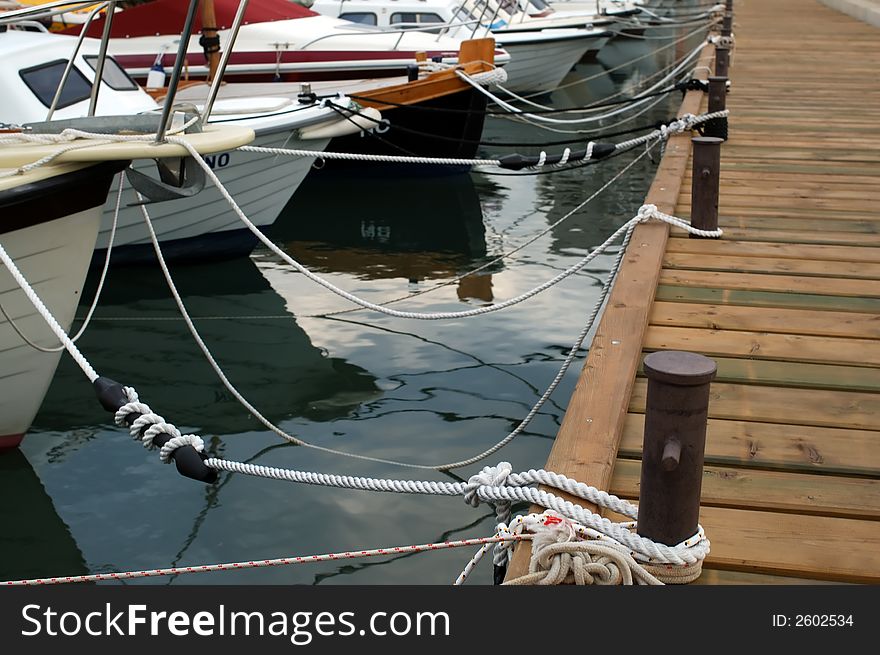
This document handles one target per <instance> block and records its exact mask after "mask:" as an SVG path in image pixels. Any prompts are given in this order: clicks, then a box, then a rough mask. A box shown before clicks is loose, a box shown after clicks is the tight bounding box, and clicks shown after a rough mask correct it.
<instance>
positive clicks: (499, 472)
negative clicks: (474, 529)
mask: <svg viewBox="0 0 880 655" xmlns="http://www.w3.org/2000/svg"><path fill="white" fill-rule="evenodd" d="M512 472H513V466H511V464H510V462H501V463H499V464H498V466H484V467H483V470H482V471H480V472H479V473H477V474H475V475H472V476H471V477H470V479H468V482H467V484H466V485H465V488H464V501H465V502H466V503H467V504H468V505H470V506H471V507H479V506H480V497H479V495H478V494H477V490H478V489H479V488H480V487H483V486H486V487H503V486H504V485H505V484H506V483H507V478H508V477H510V474H511V473H512ZM504 522H505V523H506V522H507V521H504Z"/></svg>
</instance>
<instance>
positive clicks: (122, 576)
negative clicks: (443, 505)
mask: <svg viewBox="0 0 880 655" xmlns="http://www.w3.org/2000/svg"><path fill="white" fill-rule="evenodd" d="M530 538H531V537H530V536H529V535H522V534H520V535H509V536H492V537H478V538H473V539H459V540H456V541H444V542H439V543H430V544H418V545H413V546H389V547H385V548H373V549H370V550H352V551H344V552H338V553H327V554H324V555H300V556H293V557H279V558H276V559H262V560H246V561H242V562H229V563H225V564H200V565H196V566H174V567H169V568H164V569H145V570H140V571H119V572H113V573H93V574H90V575H69V576H58V577H52V578H31V579H27V580H9V581H6V582H0V586H8V587H25V586H42V585H56V584H71V583H82V582H108V581H111V580H132V579H135V578H156V577H161V576H169V575H175V576H176V575H183V574H186V573H209V572H212V571H235V570H240V569H258V568H265V567H269V566H288V565H292V564H314V563H317V562H337V561H341V560H351V559H361V558H365V557H387V556H389V555H405V554H408V553H424V552H429V551H435V550H447V549H450V548H462V547H472V546H477V545H481V544H490V545H491V544H495V543H499V542H511V543H515V542H519V541H527V540H529V539H530Z"/></svg>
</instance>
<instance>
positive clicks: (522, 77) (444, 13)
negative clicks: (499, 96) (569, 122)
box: [312, 0, 611, 93]
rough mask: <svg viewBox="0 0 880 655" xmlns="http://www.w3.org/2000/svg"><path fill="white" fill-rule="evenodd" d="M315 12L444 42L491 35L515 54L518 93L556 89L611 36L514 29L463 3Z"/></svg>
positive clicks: (405, 2) (393, 1)
mask: <svg viewBox="0 0 880 655" xmlns="http://www.w3.org/2000/svg"><path fill="white" fill-rule="evenodd" d="M312 8H313V9H315V10H316V11H319V12H321V13H323V14H325V15H327V16H334V17H339V18H344V19H346V20H349V21H352V22H357V23H358V24H359V25H363V26H364V27H365V28H367V29H385V30H388V29H397V30H400V31H401V32H402V33H403V34H407V35H408V34H411V33H413V32H412V30H431V31H433V32H436V33H437V37H436V38H438V39H439V38H441V37H443V36H447V35H451V36H453V37H456V38H476V37H481V36H483V37H484V36H491V37H493V38H494V39H495V40H496V42H497V43H498V44H499V45H500V46H501V47H502V48H504V50H505V51H507V52H508V53H510V58H511V59H510V62H509V63H508V64H506V65H505V66H504V70H505V72H506V73H507V82H506V83H505V85H504V87H505V88H506V89H508V90H510V91H513V92H516V93H528V92H532V93H534V92H539V93H540V92H545V91H552V90H553V89H555V88H556V87H557V86H559V83H560V82H561V81H562V78H564V77H565V75H566V74H567V73H568V72H569V71H570V70H571V69H572V67H573V66H574V65H575V64H576V63H577V62H578V61H580V60H581V59H583V58H585V57H588V56H589V55H590V53H596V52H598V51H599V50H600V49H601V48H602V46H603V45H604V44H605V43H606V42H607V41H608V39H609V38H610V36H611V33H610V32H607V31H606V30H605V28H604V27H596V28H593V27H590V28H586V27H584V26H583V25H581V26H576V27H573V28H572V27H568V28H566V27H559V26H555V25H549V24H548V25H545V27H548V28H552V29H540V28H536V29H533V30H522V31H517V30H509V29H505V26H506V22H503V21H502V22H499V21H498V20H492V18H491V16H490V15H489V14H487V13H486V12H485V11H484V9H483V8H481V7H480V6H476V5H475V3H473V2H462V0H315V2H314V3H313V4H312ZM609 22H610V21H609ZM582 23H585V21H582Z"/></svg>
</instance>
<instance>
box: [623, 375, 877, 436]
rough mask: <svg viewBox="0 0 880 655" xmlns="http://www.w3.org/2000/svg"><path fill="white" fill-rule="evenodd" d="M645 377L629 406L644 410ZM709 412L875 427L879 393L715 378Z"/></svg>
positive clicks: (638, 382) (776, 420) (749, 418)
mask: <svg viewBox="0 0 880 655" xmlns="http://www.w3.org/2000/svg"><path fill="white" fill-rule="evenodd" d="M646 387H647V384H646V382H645V380H644V379H639V380H636V383H635V385H633V391H632V396H631V398H630V406H629V409H630V411H632V412H643V411H644V410H645V391H646ZM709 416H710V417H711V418H722V419H732V420H747V421H760V422H763V423H785V424H788V425H792V424H797V425H815V426H828V427H834V428H852V429H857V430H875V429H877V428H878V427H880V425H878V422H880V395H878V394H874V393H865V392H861V391H827V390H816V389H788V388H773V387H762V386H755V385H749V384H730V383H726V382H713V383H712V392H711V399H710V401H709Z"/></svg>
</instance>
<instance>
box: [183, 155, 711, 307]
mask: <svg viewBox="0 0 880 655" xmlns="http://www.w3.org/2000/svg"><path fill="white" fill-rule="evenodd" d="M169 141H172V142H179V143H180V144H181V145H183V146H184V147H186V148H187V149H189V150H190V152H191V153H192V154H193V157H194V158H195V160H196V161H197V162H198V163H199V165H200V166H201V167H202V169H203V170H204V171H205V174H206V175H207V176H208V177H209V178H210V179H211V181H212V182H213V183H214V185H215V186H216V187H217V189H218V191H220V193H221V194H222V195H223V196H224V197H225V198H226V201H227V202H228V203H229V205H230V207H231V208H232V210H233V211H234V212H235V213H236V214H237V215H238V217H239V219H240V220H241V221H242V222H243V223H244V224H245V226H246V227H247V228H248V229H249V230H250V231H251V232H252V233H253V234H254V235H255V236H256V237H257V239H258V240H259V241H260V242H261V243H262V244H263V245H264V246H266V247H267V248H268V249H269V250H271V251H272V252H273V253H274V254H275V255H277V256H278V257H280V258H281V259H283V260H284V261H285V262H287V263H288V264H290V265H291V266H293V267H294V268H295V269H296V270H297V271H299V272H300V273H302V274H303V275H305V276H306V277H307V278H308V279H309V280H311V281H312V282H315V283H316V284H319V285H320V286H322V287H324V288H325V289H327V290H329V291H331V292H333V293H335V294H336V295H338V296H341V297H342V298H345V299H346V300H349V301H350V302H352V303H354V304H357V305H360V306H361V307H364V308H366V309H372V310H374V311H377V312H380V313H382V314H386V315H388V316H394V317H396V318H411V319H418V320H448V319H460V318H470V317H473V316H480V315H482V314H489V313H492V312H496V311H500V310H502V309H506V308H508V307H512V306H513V305H517V304H519V303H521V302H524V301H525V300H528V299H530V298H532V297H534V296H536V295H538V294H540V293H542V292H543V291H546V290H547V289H549V288H551V287H553V286H555V285H556V284H558V283H559V282H561V281H562V280H564V279H566V278H568V277H570V276H571V275H573V274H575V273H577V272H578V271H579V270H581V269H582V268H584V267H585V266H586V265H587V264H589V263H590V262H591V261H592V260H593V259H595V258H596V257H597V256H598V255H599V254H601V252H603V251H604V250H605V249H606V248H607V247H608V246H609V245H610V244H611V243H613V242H614V241H615V240H616V239H617V238H618V237H619V236H620V235H621V234H623V233H624V232H625V231H626V230H627V229H628V227H629V225H630V224H631V223H633V222H642V221H643V220H646V219H644V218H643V217H642V215H641V214H639V215H638V216H636V217H634V218H632V219H630V221H628V222H627V223H625V224H624V225H623V226H622V227H620V228H618V230H617V231H616V232H614V234H612V235H611V236H610V237H609V238H608V239H606V241H605V242H604V243H603V244H602V245H601V246H600V247H599V248H597V249H596V250H594V251H593V252H591V253H589V254H588V255H586V256H585V257H583V258H582V259H581V260H580V261H578V262H576V263H575V264H573V265H572V266H570V267H569V268H567V269H566V270H564V271H563V272H561V273H559V274H558V275H556V276H555V277H553V278H551V279H550V280H548V281H546V282H544V283H543V284H540V285H538V286H537V287H534V288H533V289H531V290H529V291H526V292H525V293H522V294H520V295H519V296H516V297H514V298H510V299H508V300H506V301H504V302H501V303H497V304H493V305H486V306H483V307H478V308H475V309H470V310H463V311H458V312H404V311H398V310H395V309H390V308H388V307H383V306H382V305H378V304H376V303H373V302H370V301H368V300H365V299H363V298H360V297H359V296H356V295H354V294H352V293H349V292H348V291H345V290H344V289H341V288H339V287H337V286H336V285H335V284H333V283H332V282H330V281H329V280H327V279H325V278H323V277H321V276H320V275H317V274H315V273H312V272H311V271H310V270H309V269H308V268H306V267H305V266H303V265H302V264H300V263H299V262H298V261H297V260H295V259H294V258H293V257H291V256H290V255H289V254H288V253H286V252H285V251H284V250H282V249H281V248H279V247H278V246H277V245H276V244H275V243H274V242H273V241H272V240H271V239H269V238H268V237H267V236H266V235H264V234H263V233H262V232H261V231H260V230H259V229H258V228H257V227H256V226H255V225H254V224H253V223H252V222H251V221H250V219H248V217H247V216H246V215H245V214H244V212H243V211H242V210H241V208H240V207H239V206H238V204H237V203H236V202H235V199H234V198H233V197H232V196H231V195H230V194H229V192H228V191H227V190H226V189H225V188H224V187H223V183H222V182H221V181H220V179H219V178H218V177H217V176H216V174H215V173H214V171H213V170H211V167H210V166H208V164H207V163H206V162H205V161H204V160H203V159H202V158H201V157H199V156H197V155H198V153H197V152H196V151H195V149H194V148H193V147H192V146H191V145H190V144H189V143H188V142H186V141H185V140H182V139H169ZM663 216H667V215H665V214H664V215H663ZM658 218H659V220H666V218H660V217H659V216H658ZM668 218H669V217H668ZM676 220H678V219H676ZM678 225H679V227H683V226H685V225H686V223H684V222H683V221H680V224H678ZM684 229H687V230H690V229H691V228H689V227H685V228H684ZM719 236H720V232H719Z"/></svg>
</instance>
